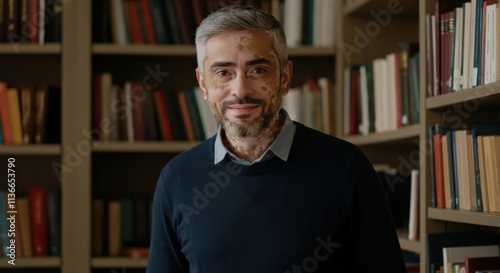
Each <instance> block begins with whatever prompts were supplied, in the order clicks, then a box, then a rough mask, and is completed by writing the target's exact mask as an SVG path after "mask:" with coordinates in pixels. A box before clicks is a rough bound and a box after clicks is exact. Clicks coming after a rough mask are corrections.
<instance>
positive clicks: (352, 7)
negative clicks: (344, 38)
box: [344, 0, 418, 16]
mask: <svg viewBox="0 0 500 273" xmlns="http://www.w3.org/2000/svg"><path fill="white" fill-rule="evenodd" d="M389 2H391V1H378V0H356V1H346V4H345V8H344V14H345V15H354V16H355V15H368V14H370V12H371V11H372V10H373V11H375V12H377V11H380V10H387V9H388V8H387V5H388V3H389ZM400 6H401V7H403V10H402V12H401V14H405V15H407V14H413V15H415V16H416V15H418V1H401V4H400Z"/></svg>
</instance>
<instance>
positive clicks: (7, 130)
mask: <svg viewBox="0 0 500 273" xmlns="http://www.w3.org/2000/svg"><path fill="white" fill-rule="evenodd" d="M0 115H1V119H2V137H3V143H5V144H12V143H13V140H12V126H11V119H10V110H9V99H8V97H7V83H6V82H2V81H0Z"/></svg>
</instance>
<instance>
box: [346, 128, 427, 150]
mask: <svg viewBox="0 0 500 273" xmlns="http://www.w3.org/2000/svg"><path fill="white" fill-rule="evenodd" d="M419 135H420V125H418V124H416V125H410V126H406V127H403V128H400V129H398V130H396V131H388V132H383V133H373V134H369V135H366V136H362V135H357V136H349V137H346V138H345V140H347V141H349V142H351V143H353V144H355V145H374V144H384V143H386V144H387V143H397V142H407V141H409V140H410V141H411V140H412V139H415V138H417V137H419Z"/></svg>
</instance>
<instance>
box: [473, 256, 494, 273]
mask: <svg viewBox="0 0 500 273" xmlns="http://www.w3.org/2000/svg"><path fill="white" fill-rule="evenodd" d="M494 268H500V256H492V257H467V258H465V271H466V272H477V271H479V270H487V269H494Z"/></svg>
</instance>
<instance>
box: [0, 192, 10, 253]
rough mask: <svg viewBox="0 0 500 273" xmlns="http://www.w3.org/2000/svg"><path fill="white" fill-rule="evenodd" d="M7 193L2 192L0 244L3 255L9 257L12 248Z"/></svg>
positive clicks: (0, 200) (0, 201)
mask: <svg viewBox="0 0 500 273" xmlns="http://www.w3.org/2000/svg"><path fill="white" fill-rule="evenodd" d="M7 210H8V209H7V192H5V191H3V190H0V243H1V245H0V246H1V249H2V250H1V254H2V256H3V257H7V254H8V253H9V247H10V239H11V238H10V237H9V221H8V220H7V217H8V215H7Z"/></svg>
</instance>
